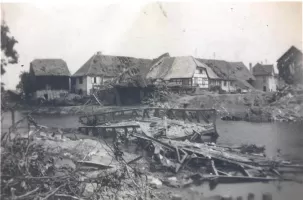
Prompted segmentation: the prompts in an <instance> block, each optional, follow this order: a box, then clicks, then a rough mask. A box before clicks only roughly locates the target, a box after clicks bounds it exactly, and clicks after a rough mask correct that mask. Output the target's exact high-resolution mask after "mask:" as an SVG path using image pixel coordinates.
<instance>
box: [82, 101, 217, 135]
mask: <svg viewBox="0 0 303 200" xmlns="http://www.w3.org/2000/svg"><path fill="white" fill-rule="evenodd" d="M151 113H153V116H154V117H163V116H166V117H168V118H169V119H178V120H184V121H186V120H187V121H190V122H197V123H202V122H205V123H206V124H210V123H212V124H213V125H214V129H215V130H216V115H217V112H216V110H215V109H186V108H157V107H147V108H133V109H122V110H115V111H109V112H102V113H96V114H91V115H84V116H80V118H79V122H80V123H81V124H84V125H92V126H96V125H101V124H104V123H107V122H116V121H121V120H125V119H138V118H141V119H146V118H150V117H151V116H150V114H151Z"/></svg>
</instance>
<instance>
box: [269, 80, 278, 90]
mask: <svg viewBox="0 0 303 200" xmlns="http://www.w3.org/2000/svg"><path fill="white" fill-rule="evenodd" d="M268 88H269V91H272V92H275V91H276V90H277V83H276V79H275V77H273V76H270V77H268Z"/></svg>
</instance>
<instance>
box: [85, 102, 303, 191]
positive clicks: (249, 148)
mask: <svg viewBox="0 0 303 200" xmlns="http://www.w3.org/2000/svg"><path fill="white" fill-rule="evenodd" d="M145 109H147V110H148V108H145ZM149 109H151V108H149ZM154 109H155V108H154ZM155 110H161V109H160V108H156V109H155ZM180 110H181V111H182V112H183V113H184V112H185V113H186V112H189V113H190V112H191V111H193V110H195V109H162V111H164V115H162V117H161V116H160V117H159V116H158V119H157V117H151V116H149V117H148V119H145V120H141V119H138V115H135V116H137V118H135V119H134V118H132V119H130V118H128V119H127V120H119V121H118V122H117V118H115V117H118V116H117V114H118V113H122V112H123V113H124V114H123V115H125V112H127V111H132V112H134V110H119V111H114V112H110V113H103V115H102V114H100V116H102V117H101V118H102V119H103V120H101V121H100V120H98V117H99V116H97V115H96V116H95V119H96V121H95V125H90V126H83V127H82V128H84V129H86V130H88V129H89V130H92V131H94V134H95V135H98V136H101V137H104V136H105V135H106V136H107V137H109V136H112V137H113V144H115V143H117V141H119V145H121V147H122V146H123V145H122V144H126V145H127V146H129V145H131V144H134V145H135V146H136V149H137V152H145V153H144V155H145V156H143V155H139V156H142V158H144V159H145V160H146V161H147V163H148V165H149V171H152V172H157V173H164V174H166V173H170V174H176V176H178V174H183V172H185V173H186V174H187V178H186V179H185V180H186V181H183V184H182V186H186V185H188V184H197V183H202V182H204V181H209V182H210V183H211V184H213V183H216V184H218V183H236V182H256V181H257V182H268V181H274V180H291V179H289V177H288V176H287V174H285V173H286V172H287V170H285V169H288V168H291V169H300V170H302V169H303V165H300V164H295V163H292V164H291V163H290V162H285V161H283V160H281V159H278V158H275V160H274V159H268V158H266V157H265V155H264V150H265V147H259V146H256V145H243V146H241V147H235V148H232V147H222V146H219V145H216V144H215V143H214V142H211V141H207V140H203V139H201V138H202V137H201V136H203V135H208V133H210V134H209V136H214V134H213V133H212V131H211V130H212V127H213V125H214V127H215V122H214V121H213V123H214V124H212V123H210V122H211V121H209V120H207V119H205V121H207V122H208V123H206V124H200V123H197V122H193V121H187V120H184V121H181V120H180V119H179V120H175V115H173V117H169V116H170V114H169V113H170V112H172V111H180ZM196 110H197V109H196ZM196 110H195V111H196ZM137 111H138V110H137ZM203 111H207V109H206V110H203ZM203 111H202V110H200V112H203ZM138 112H139V111H138ZM143 112H144V111H143ZM137 114H138V113H137ZM175 114H176V113H175ZM187 114H188V113H187ZM204 114H205V113H204ZM107 115H110V116H115V117H113V118H112V119H109V118H106V116H107ZM143 115H144V114H143ZM154 116H155V114H154ZM90 117H91V116H90ZM166 117H167V118H166ZM172 118H173V119H172ZM104 119H108V120H107V121H106V122H105V121H104ZM186 119H187V118H186ZM108 121H109V122H108ZM198 138H199V139H198ZM122 151H123V150H122ZM181 171H182V172H181ZM155 182H157V181H155ZM164 182H165V181H164ZM176 182H178V180H177V181H176ZM179 185H180V183H179Z"/></svg>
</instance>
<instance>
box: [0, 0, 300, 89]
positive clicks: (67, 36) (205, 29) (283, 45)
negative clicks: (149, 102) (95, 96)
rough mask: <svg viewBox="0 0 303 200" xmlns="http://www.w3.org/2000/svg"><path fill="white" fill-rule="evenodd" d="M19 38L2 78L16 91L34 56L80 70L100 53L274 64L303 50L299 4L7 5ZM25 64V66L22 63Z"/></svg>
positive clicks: (5, 13)
mask: <svg viewBox="0 0 303 200" xmlns="http://www.w3.org/2000/svg"><path fill="white" fill-rule="evenodd" d="M1 8H2V17H3V18H4V19H5V21H6V23H7V24H8V26H9V28H10V30H11V34H12V35H13V36H14V37H15V38H16V39H17V40H18V41H19V44H18V45H16V50H17V51H18V53H19V54H20V62H19V64H17V65H13V66H8V67H7V73H6V74H5V75H4V77H3V82H4V83H5V84H6V86H7V88H10V89H14V88H15V86H16V84H17V83H18V82H19V77H18V76H19V74H20V72H21V71H22V70H28V68H29V63H30V62H31V61H32V60H33V59H35V58H62V59H64V60H65V61H66V62H67V64H68V67H69V69H70V71H71V73H74V72H75V71H76V70H77V69H78V68H80V67H81V65H83V64H84V62H85V61H87V60H88V59H89V58H90V57H91V56H92V55H93V54H94V53H95V52H96V51H101V52H102V53H103V54H110V55H123V56H133V57H142V58H155V57H157V56H159V55H160V54H163V53H165V52H169V53H170V54H171V55H172V56H179V55H193V56H195V57H200V58H214V57H215V58H216V59H223V60H228V61H243V62H244V63H245V64H246V65H247V66H248V63H249V62H252V63H253V64H255V63H256V62H261V61H263V63H265V62H266V61H267V63H268V64H275V63H276V60H277V59H278V58H279V57H280V56H281V55H282V54H283V53H284V52H285V51H286V50H287V49H288V48H289V47H290V46H291V45H295V46H296V47H298V48H299V49H301V50H302V4H301V3H298V2H297V3H290V2H286V3H282V2H279V3H273V2H272V3H250V4H249V3H218V2H214V3H198V2H192V3H189V2H187V3H174V2H165V3H161V4H159V3H144V2H142V3H137V4H134V3H133V4H126V3H124V4H111V5H110V4H108V3H102V4H101V3H100V4H92V3H90V4H78V5H76V4H74V5H67V4H57V5H55V4H53V5H52V4H2V5H1ZM21 65H24V67H23V68H21Z"/></svg>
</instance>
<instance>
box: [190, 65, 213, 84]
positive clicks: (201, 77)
mask: <svg viewBox="0 0 303 200" xmlns="http://www.w3.org/2000/svg"><path fill="white" fill-rule="evenodd" d="M200 70H201V71H200ZM192 82H193V86H197V85H198V86H199V88H208V86H209V83H208V76H207V73H206V70H205V69H203V68H197V69H196V70H195V73H194V76H193V78H192Z"/></svg>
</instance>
